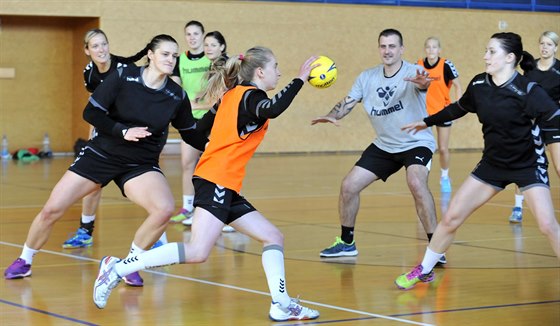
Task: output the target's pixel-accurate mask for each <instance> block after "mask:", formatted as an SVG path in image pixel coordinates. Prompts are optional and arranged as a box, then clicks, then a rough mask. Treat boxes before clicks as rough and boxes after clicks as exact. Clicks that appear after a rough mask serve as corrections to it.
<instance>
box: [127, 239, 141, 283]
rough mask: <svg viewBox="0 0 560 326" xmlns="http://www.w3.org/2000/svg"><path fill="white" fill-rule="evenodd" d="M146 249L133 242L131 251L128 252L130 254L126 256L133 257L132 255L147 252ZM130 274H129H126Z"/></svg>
mask: <svg viewBox="0 0 560 326" xmlns="http://www.w3.org/2000/svg"><path fill="white" fill-rule="evenodd" d="M145 251H146V250H144V249H142V248H140V247H138V246H137V245H136V244H134V242H132V244H131V245H130V251H129V252H128V256H126V258H129V257H132V256H137V255H139V254H141V253H143V252H145ZM125 275H128V274H125Z"/></svg>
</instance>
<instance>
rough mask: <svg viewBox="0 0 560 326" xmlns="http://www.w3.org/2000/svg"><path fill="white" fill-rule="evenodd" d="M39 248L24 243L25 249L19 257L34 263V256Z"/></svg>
mask: <svg viewBox="0 0 560 326" xmlns="http://www.w3.org/2000/svg"><path fill="white" fill-rule="evenodd" d="M38 252H39V250H35V249H31V248H29V247H28V246H27V244H25V243H24V244H23V250H22V251H21V256H19V258H21V259H23V260H25V262H26V263H28V264H30V265H31V264H32V263H33V256H35V255H36V254H37V253H38Z"/></svg>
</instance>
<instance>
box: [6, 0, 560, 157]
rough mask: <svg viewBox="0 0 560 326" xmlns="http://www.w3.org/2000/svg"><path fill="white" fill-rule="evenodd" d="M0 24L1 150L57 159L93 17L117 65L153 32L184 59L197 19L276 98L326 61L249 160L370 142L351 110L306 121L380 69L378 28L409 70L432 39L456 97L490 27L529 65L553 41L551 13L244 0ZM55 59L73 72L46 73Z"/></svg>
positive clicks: (473, 129)
mask: <svg viewBox="0 0 560 326" xmlns="http://www.w3.org/2000/svg"><path fill="white" fill-rule="evenodd" d="M0 15H1V17H0V19H1V25H0V28H1V29H0V54H1V55H0V68H5V67H14V66H16V76H15V78H13V79H0V88H1V90H0V95H1V98H0V117H1V122H0V134H3V133H6V134H8V135H9V137H10V144H11V147H15V146H18V147H20V146H21V147H23V146H26V147H27V146H31V144H36V143H37V141H39V142H40V139H42V135H43V133H44V132H45V131H48V132H49V133H50V134H52V135H53V137H51V138H54V139H53V140H52V142H53V148H54V149H55V150H57V151H71V150H72V148H71V145H72V144H73V142H74V140H75V139H76V138H77V137H78V136H80V137H87V124H85V123H84V122H83V121H81V110H82V109H83V107H84V105H85V99H87V93H86V92H85V90H83V84H82V81H81V80H79V78H76V77H74V78H71V77H70V76H76V71H78V74H77V76H81V72H82V69H83V68H82V67H83V65H82V62H83V61H85V57H84V56H83V52H82V51H81V46H82V43H81V42H82V38H81V36H82V35H83V32H84V30H85V29H87V28H85V27H88V28H90V27H91V26H92V24H93V25H95V24H96V23H97V20H95V18H99V19H98V22H99V23H98V24H99V27H100V28H102V29H103V30H104V31H105V32H106V33H107V35H108V36H109V39H110V44H111V52H112V53H115V54H118V55H125V56H126V55H130V54H133V53H136V52H137V51H138V50H139V49H141V48H143V47H144V46H145V44H146V43H147V42H148V41H149V40H150V39H151V37H153V36H154V35H156V34H160V33H166V34H170V35H172V36H174V37H175V38H176V39H177V40H178V41H179V43H180V46H181V48H182V50H185V49H186V45H185V41H184V38H183V27H184V24H185V23H186V22H187V21H188V20H191V19H195V20H200V21H201V22H203V23H204V25H205V27H206V30H207V31H212V30H219V31H221V32H222V33H223V34H224V35H225V37H226V39H227V42H228V50H229V51H228V52H229V54H230V55H234V54H238V53H240V52H243V51H245V50H246V49H248V48H249V47H251V46H254V45H264V46H267V47H270V48H272V50H273V51H274V52H275V54H276V56H277V57H278V61H279V64H280V70H281V72H282V79H281V81H280V85H279V88H281V87H283V85H284V84H286V83H288V82H289V81H290V80H291V79H292V78H293V77H294V76H296V75H297V73H298V71H299V66H300V64H301V63H303V61H304V60H305V59H306V58H307V57H309V56H310V55H313V54H321V55H327V56H329V57H331V58H333V59H334V60H335V62H336V64H337V66H338V69H339V76H338V80H337V82H336V83H335V84H334V85H333V86H332V87H330V88H329V89H314V88H312V87H311V86H309V85H306V86H305V87H304V89H302V90H301V92H300V94H299V95H298V97H297V98H296V99H295V101H294V102H293V103H292V106H291V107H290V109H289V110H288V111H287V112H285V113H284V114H283V115H281V116H280V117H279V118H277V119H275V120H274V121H272V123H271V125H270V128H269V134H268V135H267V137H266V141H264V142H263V144H262V145H261V147H260V149H259V151H260V152H317V151H359V150H362V149H363V148H364V147H365V146H367V145H368V144H369V143H370V142H371V140H372V139H373V137H374V136H375V134H374V132H373V129H372V128H371V126H370V123H369V121H368V118H367V116H366V114H365V113H364V112H363V109H362V106H361V105H358V107H357V108H356V110H355V112H352V113H351V114H350V115H349V116H347V117H346V118H345V119H343V120H342V121H341V123H342V125H341V126H340V127H335V126H333V125H318V126H317V125H316V126H311V125H310V121H311V119H312V118H314V117H316V116H319V115H324V114H326V113H328V112H329V111H330V109H331V108H332V107H333V106H334V105H335V104H336V103H337V102H338V101H339V100H340V99H342V98H343V97H344V96H346V94H347V93H348V91H349V89H350V87H351V86H352V83H353V82H354V79H355V78H356V77H357V75H358V74H359V73H360V72H361V71H362V70H364V69H366V68H369V67H372V66H374V65H377V64H379V63H380V60H379V55H378V51H377V36H378V34H379V32H380V31H381V30H383V29H385V28H396V29H399V30H400V31H401V32H402V33H403V36H404V43H405V59H407V60H409V61H416V60H417V59H418V58H420V57H423V56H424V50H423V43H424V40H425V38H426V37H428V36H431V35H435V36H438V37H439V38H440V39H441V41H442V46H443V51H444V53H443V55H444V56H445V57H447V58H450V59H451V60H452V61H453V62H454V63H455V65H456V67H457V68H458V70H459V73H460V75H461V77H460V80H461V82H462V84H463V88H466V86H467V83H468V82H469V81H470V79H471V78H472V77H473V76H474V75H475V74H476V73H479V72H482V71H483V70H484V62H483V60H482V56H483V53H484V49H485V46H486V44H487V42H488V39H489V37H490V36H491V34H493V33H495V32H498V31H500V29H499V26H501V28H502V30H504V31H514V32H516V33H519V34H521V36H522V37H523V39H524V41H525V47H526V49H527V50H528V51H530V52H532V53H533V54H535V55H537V54H538V48H537V43H538V36H539V35H540V33H542V32H543V31H544V30H553V31H556V32H560V19H559V18H560V15H559V14H556V13H542V12H519V11H482V10H464V9H444V8H414V7H389V6H369V5H343V4H313V3H309V4H295V3H282V2H254V1H168V0H163V1H148V0H130V1H109V0H98V1H94V0H87V1H84V0H75V1H55V0H50V1H32V0H28V1H17V0H2V5H0ZM16 17H21V19H24V20H27V21H28V22H29V24H28V25H26V24H23V25H21V26H20V27H19V28H18V29H13V28H11V27H10V25H9V22H10V20H13V19H14V18H16ZM39 17H50V18H49V20H48V21H49V22H50V21H51V20H53V19H54V18H53V17H60V21H59V22H58V23H59V25H57V26H58V27H51V28H46V30H48V34H49V35H42V34H41V33H40V32H39V31H37V24H34V23H33V22H34V21H35V20H36V19H39ZM64 17H73V18H75V21H76V23H74V24H73V25H72V24H69V23H68V21H67V20H65V19H66V18H64ZM61 22H62V23H61ZM49 24H51V25H52V23H49ZM60 24H61V25H60ZM55 25H56V24H55ZM39 26H41V25H39ZM84 28H85V29H84ZM28 34H29V35H31V36H32V37H33V39H28V37H27V35H28ZM39 45H40V46H42V47H46V48H51V51H52V52H53V53H55V54H52V53H51V54H52V55H50V56H43V57H41V58H40V60H41V61H42V62H44V63H48V64H46V65H44V64H43V65H35V64H34V67H36V69H38V70H37V71H34V72H33V74H31V75H30V74H29V73H26V70H28V67H26V64H29V63H30V62H33V63H34V62H36V61H37V60H39V59H37V58H34V57H31V54H32V53H35V52H37V50H36V49H35V47H36V46H39ZM59 55H61V56H68V57H67V58H65V59H61V58H59V57H58V56H59ZM28 57H29V59H27V58H28ZM22 58H24V60H22ZM59 61H61V62H74V64H73V65H66V66H64V65H62V66H60V67H59V68H56V64H57V62H59ZM22 62H23V63H22ZM37 74H38V76H40V79H39V80H35V79H37V77H36V76H37ZM47 89H48V90H49V91H48V92H47V93H48V94H44V92H45V90H47ZM30 90H31V92H30ZM45 111H46V112H45ZM480 129H481V127H480V124H479V123H478V121H477V119H476V117H475V116H474V115H468V116H466V117H464V118H462V119H461V120H459V121H458V122H456V124H455V125H454V127H453V131H452V136H451V144H450V148H453V149H473V148H474V149H478V148H481V147H482V136H481V132H480ZM12 144H13V145H12ZM36 146H39V144H37V145H36Z"/></svg>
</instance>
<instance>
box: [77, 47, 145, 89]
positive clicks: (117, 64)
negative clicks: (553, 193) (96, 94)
mask: <svg viewBox="0 0 560 326" xmlns="http://www.w3.org/2000/svg"><path fill="white" fill-rule="evenodd" d="M143 56H144V53H142V52H139V53H137V54H136V55H134V56H132V57H127V58H125V57H120V56H118V55H114V54H111V66H110V67H109V70H107V71H106V72H103V73H101V72H99V69H97V66H96V65H95V63H93V61H90V62H89V63H88V64H87V65H86V67H85V68H84V85H85V87H86V89H87V90H88V92H90V93H93V91H95V89H96V88H97V86H99V84H101V83H102V82H103V80H104V79H105V78H107V76H109V74H110V73H112V72H113V71H115V70H117V68H121V67H123V66H126V65H127V64H133V63H135V62H136V61H138V60H140V59H141V58H142V57H143Z"/></svg>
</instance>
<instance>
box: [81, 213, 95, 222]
mask: <svg viewBox="0 0 560 326" xmlns="http://www.w3.org/2000/svg"><path fill="white" fill-rule="evenodd" d="M94 220H95V214H93V215H84V214H82V223H84V224H85V223H91V222H93V221H94Z"/></svg>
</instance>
